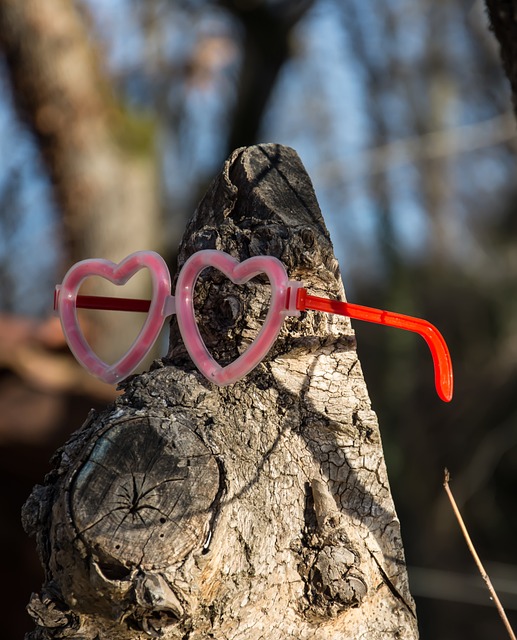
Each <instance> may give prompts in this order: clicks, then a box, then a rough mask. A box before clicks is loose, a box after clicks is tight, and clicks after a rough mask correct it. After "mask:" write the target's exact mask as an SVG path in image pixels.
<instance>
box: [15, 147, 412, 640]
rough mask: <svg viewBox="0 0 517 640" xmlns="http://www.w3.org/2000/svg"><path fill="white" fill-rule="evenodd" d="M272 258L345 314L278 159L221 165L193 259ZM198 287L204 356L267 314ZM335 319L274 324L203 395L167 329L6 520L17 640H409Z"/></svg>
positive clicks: (370, 427)
mask: <svg viewBox="0 0 517 640" xmlns="http://www.w3.org/2000/svg"><path fill="white" fill-rule="evenodd" d="M208 248H211V249H222V250H224V251H227V252H229V253H231V254H232V255H234V256H236V257H238V258H239V259H241V260H244V259H246V258H248V257H250V256H252V255H260V254H265V255H273V256H276V257H278V258H279V259H280V260H282V262H283V263H284V264H285V266H286V268H287V270H288V273H289V276H290V278H292V279H300V280H303V281H304V282H305V284H306V286H307V288H308V289H309V291H310V292H311V293H314V294H316V295H318V294H319V295H325V296H329V297H337V298H341V299H343V298H344V291H343V286H342V283H341V279H340V274H339V268H338V264H337V261H336V259H335V256H334V253H333V249H332V244H331V241H330V238H329V235H328V231H327V229H326V227H325V224H324V221H323V218H322V216H321V213H320V210H319V207H318V204H317V201H316V198H315V195H314V191H313V188H312V185H311V183H310V180H309V178H308V176H307V174H306V172H305V170H304V168H303V166H302V164H301V163H300V160H299V158H298V156H297V155H296V153H295V152H294V151H293V150H291V149H289V148H286V147H282V146H279V145H260V146H257V147H250V148H246V149H239V150H237V151H235V152H234V153H233V154H232V155H231V157H230V158H229V160H228V161H227V162H226V163H225V165H224V168H223V170H222V172H221V174H220V175H219V176H218V177H217V179H216V180H215V181H214V183H213V184H212V186H211V188H210V190H209V191H208V193H207V195H206V197H205V198H204V200H203V201H202V202H201V204H200V205H199V207H198V209H197V211H196V213H195V215H194V217H193V218H192V220H191V222H190V224H189V226H188V228H187V231H186V233H185V236H184V240H183V244H182V246H181V250H180V255H179V266H181V264H182V263H183V262H184V261H185V260H186V259H187V257H188V256H189V255H191V254H192V253H193V252H195V251H198V250H200V249H208ZM211 271H212V270H208V271H207V272H204V273H203V274H202V277H201V278H200V282H199V283H198V285H197V287H196V308H197V309H198V311H199V325H200V330H201V332H202V334H203V335H204V337H205V340H206V343H207V345H208V346H209V347H210V349H211V350H212V352H213V354H214V357H216V359H218V360H219V361H221V362H225V361H227V360H228V359H232V358H234V357H235V356H236V355H237V354H238V353H239V352H242V350H243V349H245V348H246V346H247V345H248V344H249V343H250V341H251V340H252V338H253V335H254V333H255V332H256V330H257V328H258V326H259V325H260V323H261V318H262V315H263V313H264V309H265V307H267V303H268V284H267V281H264V280H263V279H261V278H257V279H254V280H253V281H251V282H250V283H249V284H248V285H246V286H244V287H237V286H234V285H233V284H231V283H230V282H229V281H228V280H226V279H225V278H224V277H222V275H221V274H219V273H217V272H215V273H212V272H211ZM355 347H356V345H355V340H354V334H353V331H352V329H351V327H350V323H349V321H348V319H345V318H340V317H337V316H332V315H327V314H323V313H315V312H308V313H304V314H302V316H301V317H299V318H295V317H290V318H287V319H286V321H285V323H284V326H283V328H282V331H281V333H280V336H279V338H278V340H277V341H276V343H275V345H274V347H273V348H272V350H271V352H270V353H269V354H268V356H267V357H266V358H265V360H264V361H263V362H262V363H261V364H260V365H259V366H258V367H257V368H256V369H255V370H254V371H253V372H251V373H250V374H248V376H247V377H246V378H245V379H243V380H241V381H239V382H237V383H235V384H233V385H231V386H229V387H216V386H214V385H212V384H211V383H209V382H208V381H207V380H206V379H205V378H203V377H202V376H201V374H200V373H199V372H198V371H197V370H196V369H195V368H194V367H193V365H192V363H191V361H190V360H189V359H188V357H187V355H186V352H185V349H184V346H183V344H182V342H181V339H180V338H179V334H178V330H177V326H176V320H175V319H173V321H172V323H171V342H170V349H169V353H168V356H167V358H165V359H164V360H163V361H162V362H159V363H156V365H155V367H154V368H153V370H152V371H150V372H148V373H145V374H142V375H139V376H135V377H133V378H131V379H130V380H129V381H127V382H126V383H125V387H124V395H123V396H121V397H120V398H119V399H117V401H116V402H115V404H114V405H113V406H111V407H110V408H108V409H107V410H106V411H105V412H103V413H101V414H95V413H92V414H91V415H90V416H89V417H88V419H87V421H86V423H85V424H84V425H83V427H82V428H81V429H80V430H79V431H78V432H77V433H76V434H75V435H74V437H73V438H72V439H71V441H70V442H68V443H67V444H66V445H65V446H64V447H63V448H62V449H61V450H60V451H59V452H58V454H57V455H56V456H55V459H54V462H55V470H54V471H53V472H52V473H51V474H50V475H49V476H48V477H47V478H46V481H45V484H44V485H43V486H37V487H35V489H34V491H33V493H32V495H31V497H30V498H29V500H28V501H27V503H26V505H25V507H24V513H23V521H24V525H25V527H26V530H27V531H28V532H29V533H31V534H34V535H35V536H36V539H37V544H38V549H39V553H40V555H41V559H42V562H43V565H44V567H45V571H46V581H45V584H44V585H43V587H42V590H41V593H40V594H37V595H36V594H34V595H33V596H32V599H31V602H30V605H29V611H30V613H31V615H32V616H33V618H34V620H35V622H36V624H37V627H36V629H35V631H34V632H32V633H31V634H29V636H28V638H29V639H30V640H43V639H45V640H48V639H50V638H51V639H57V638H73V639H75V640H79V639H81V640H94V639H99V640H129V639H132V640H133V639H137V638H138V639H143V638H147V637H149V636H155V637H163V638H166V639H182V640H186V639H189V640H201V639H204V638H214V639H217V640H222V639H225V640H238V639H239V640H244V639H246V640H259V639H268V640H271V639H273V638H274V640H286V639H288V638H289V639H296V640H303V639H309V638H311V639H314V640H328V639H329V638H333V639H334V640H345V639H349V640H358V638H368V639H369V640H371V639H375V638H378V639H379V640H381V639H382V640H386V638H400V639H402V638H404V639H408V640H409V639H415V638H417V637H418V632H417V624H416V616H415V609H414V603H413V600H412V598H411V595H410V593H409V589H408V583H407V575H406V569H405V563H404V555H403V548H402V542H401V537H400V528H399V522H398V520H397V517H396V514H395V509H394V506H393V502H392V498H391V495H390V490H389V484H388V479H387V474H386V468H385V464H384V459H383V453H382V446H381V439H380V432H379V426H378V423H377V419H376V416H375V414H374V412H373V411H372V409H371V406H370V401H369V398H368V393H367V390H366V386H365V383H364V379H363V375H362V372H361V368H360V364H359V361H358V358H357V353H356V348H355Z"/></svg>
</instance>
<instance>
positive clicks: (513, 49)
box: [486, 0, 517, 114]
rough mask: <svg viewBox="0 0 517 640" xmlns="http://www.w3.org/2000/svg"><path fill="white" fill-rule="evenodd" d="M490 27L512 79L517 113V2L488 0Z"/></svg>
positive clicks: (513, 97) (514, 106) (507, 73)
mask: <svg viewBox="0 0 517 640" xmlns="http://www.w3.org/2000/svg"><path fill="white" fill-rule="evenodd" d="M486 7H487V10H488V18H489V20H490V28H491V30H492V31H493V32H494V34H495V36H496V38H497V40H498V42H499V45H500V51H501V61H502V63H503V69H504V71H505V73H506V75H507V77H508V80H509V81H510V86H511V91H512V99H513V108H514V111H515V113H516V114H517V2H516V1H515V0H486Z"/></svg>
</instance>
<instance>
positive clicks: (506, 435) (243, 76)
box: [0, 0, 517, 640]
mask: <svg viewBox="0 0 517 640" xmlns="http://www.w3.org/2000/svg"><path fill="white" fill-rule="evenodd" d="M0 41H1V43H2V50H3V52H4V53H3V57H0V70H1V73H0V81H1V90H0V140H1V141H2V142H1V146H0V149H1V154H0V230H1V233H0V303H1V310H2V311H3V312H4V313H10V314H16V315H24V316H32V317H34V318H38V317H44V316H45V315H47V314H48V313H49V306H50V303H51V300H52V290H53V286H54V283H55V282H58V281H59V280H60V279H61V277H62V274H63V271H64V269H65V268H66V266H67V265H69V264H71V263H72V262H75V261H76V260H78V259H81V258H84V257H90V256H103V257H107V258H110V259H113V260H118V259H120V258H121V257H122V256H124V255H126V254H127V253H129V252H130V251H133V250H135V249H149V248H155V249H158V250H160V251H162V252H163V253H164V254H165V255H166V256H169V258H170V259H171V260H172V257H173V255H174V253H175V250H176V245H177V242H178V240H179V237H180V236H181V233H182V230H183V226H184V223H185V221H186V219H187V217H188V216H189V215H191V213H192V212H193V210H194V208H195V205H196V202H197V200H198V198H199V196H200V195H201V193H202V192H203V191H204V189H205V187H206V185H207V183H208V181H209V180H210V179H211V177H212V176H213V175H214V174H215V173H216V172H217V171H218V168H219V167H220V165H221V163H222V162H223V160H224V159H225V157H226V156H227V155H228V153H229V151H231V150H232V149H233V148H235V147H238V146H241V145H249V144H253V143H255V142H267V141H274V142H279V143H282V144H288V145H290V146H292V147H294V148H295V149H296V150H297V151H298V153H299V155H300V157H301V158H302V161H303V162H304V164H305V166H306V167H307V170H308V172H309V174H310V175H311V176H312V177H313V180H314V184H315V188H316V193H317V195H318V198H319V200H320V204H321V207H322V210H323V212H324V215H325V218H326V221H327V224H328V227H329V229H330V231H331V233H332V235H333V239H334V244H335V246H336V255H338V256H339V257H340V259H341V267H342V272H343V276H344V282H345V287H346V288H347V291H348V298H349V300H351V301H354V302H357V303H362V304H369V305H371V306H375V307H384V308H388V309H392V310H397V311H400V312H403V313H408V314H413V315H417V316H421V317H425V318H426V319H428V320H430V321H431V322H433V323H434V324H435V325H437V326H438V327H439V328H440V330H441V331H442V333H443V334H444V336H445V338H446V340H447V341H448V343H449V346H450V349H451V353H452V357H453V362H454V365H455V379H456V393H455V397H454V400H453V402H452V404H451V405H448V406H445V405H441V404H440V403H439V401H438V400H437V399H436V397H435V392H434V386H433V374H432V365H431V361H430V358H429V354H428V352H427V348H426V346H425V343H424V342H423V341H420V340H419V339H418V338H416V337H415V336H414V335H405V334H404V332H397V331H390V330H387V329H383V328H380V327H374V326H368V325H360V324H358V323H355V328H356V331H357V334H358V349H359V355H360V358H361V360H362V363H363V368H364V369H365V378H366V380H367V382H368V383H369V386H370V393H371V397H372V401H373V404H374V408H375V410H376V411H377V412H378V414H379V419H380V425H381V430H382V433H383V437H384V444H385V450H386V458H387V464H388V470H389V473H390V478H391V482H392V488H393V494H394V498H395V502H396V505H397V508H398V512H399V515H400V517H401V521H402V532H403V536H404V542H405V548H406V554H407V560H408V565H409V571H410V578H411V581H412V589H413V594H414V595H415V597H416V599H417V605H418V613H419V623H420V628H421V635H422V638H423V639H427V638H429V639H430V638H433V639H435V638H440V640H452V639H453V638H454V639H456V638H462V637H469V638H472V639H474V640H475V639H477V638H480V639H481V638H486V637H493V636H495V635H496V634H498V633H501V632H500V631H499V625H500V622H499V620H498V619H497V616H496V614H495V611H494V610H493V609H492V608H491V607H490V602H489V600H488V596H487V594H485V592H484V591H483V586H482V582H481V579H480V578H477V577H476V576H475V572H474V567H473V564H472V562H471V559H470V557H469V556H468V553H467V551H466V550H465V548H464V545H463V541H462V539H461V538H460V534H459V531H458V529H457V525H456V523H455V522H454V520H453V518H452V516H451V514H450V511H449V509H448V506H447V503H446V500H445V498H444V495H443V490H442V475H443V468H444V466H448V467H449V469H450V470H451V473H452V488H453V490H454V491H455V493H456V497H457V499H458V501H459V503H460V506H461V508H462V509H463V511H464V515H465V517H466V520H467V522H468V524H469V526H470V529H471V534H472V536H473V538H474V541H475V542H476V543H477V544H478V547H479V552H480V554H481V556H482V558H483V559H484V560H485V561H486V563H487V566H488V568H489V571H490V572H491V575H492V578H493V581H494V583H495V586H496V588H497V587H499V589H500V591H501V594H500V595H501V597H502V601H503V604H504V605H505V606H507V607H508V609H509V613H510V618H511V619H512V618H513V624H514V626H517V614H515V613H512V612H513V611H515V610H517V554H516V552H515V549H514V546H513V541H514V540H515V537H516V533H517V519H516V516H515V515H514V513H513V509H512V508H511V507H512V500H513V496H514V494H515V487H516V486H517V394H516V393H515V389H516V387H517V303H516V302H515V301H516V300H517V296H516V293H517V237H516V236H517V215H516V214H517V211H516V210H515V205H514V202H515V196H516V192H517V188H516V187H515V171H516V158H515V156H516V151H517V136H516V125H515V119H514V117H513V115H512V113H511V99H510V92H509V87H508V82H507V80H506V79H505V78H504V75H503V71H502V67H501V62H500V58H499V52H498V46H497V43H496V40H495V38H494V36H493V34H491V33H490V31H489V29H488V18H487V16H486V15H485V9H484V6H483V3H482V2H479V1H468V2H467V1H466V0H459V1H458V2H452V1H450V0H440V1H439V2H433V1H432V0H411V1H409V0H386V1H385V2H383V3H381V2H376V3H373V4H372V3H364V2H360V0H349V1H348V2H343V1H342V0H302V1H297V0H220V1H219V2H217V1H215V0H213V1H210V0H146V1H143V0H77V1H76V2H75V3H74V2H72V1H71V0H44V1H43V2H38V1H36V0H25V1H24V2H19V1H18V2H16V1H13V0H0ZM117 322H118V321H117ZM116 333H117V334H123V333H124V330H122V329H121V328H118V329H117V331H116ZM99 335H100V336H102V335H113V333H112V332H110V331H107V330H106V331H103V332H100V334H99ZM99 341H100V337H99ZM0 347H1V340H0ZM0 355H2V350H1V349H0ZM4 366H5V367H6V368H7V365H4ZM31 384H34V383H33V382H32V383H31ZM78 420H80V418H78ZM78 426H79V422H75V423H73V424H72V423H71V421H70V423H69V424H68V429H69V430H73V429H75V428H77V427H78ZM0 437H2V429H1V428H0ZM10 438H11V440H10V439H9V438H6V437H5V436H4V437H2V439H1V440H0V445H3V449H4V451H5V452H7V453H6V456H7V457H9V458H10V459H12V449H10V448H9V447H10V446H11V445H12V442H13V441H15V440H16V438H15V436H10ZM38 442H39V441H38ZM38 442H37V446H40V444H38ZM37 446H36V448H37ZM44 451H45V452H46V451H48V448H46V449H44ZM19 464H20V465H23V464H24V463H23V461H22V460H20V462H19ZM40 479H41V478H36V480H40ZM29 486H30V485H29ZM27 493H28V489H27V491H26V493H25V495H22V497H21V498H20V506H21V501H22V500H23V498H24V497H26V495H27ZM10 540H11V539H10V538H7V542H8V543H9V541H10ZM35 579H36V578H35ZM6 583H8V581H6ZM38 586H39V582H36V583H34V584H28V581H27V584H26V585H25V587H24V588H25V592H24V593H23V594H22V596H21V597H22V600H21V601H20V604H19V607H20V610H21V609H22V608H23V606H24V605H25V603H26V602H27V600H28V595H29V591H30V590H31V589H36V588H37V587H38ZM11 617H12V615H11ZM19 617H20V616H17V615H14V620H15V622H13V625H14V624H15V623H16V621H17V620H18V618H19ZM28 627H29V621H28V619H27V628H28ZM8 633H11V634H12V635H6V636H4V635H3V636H2V637H5V638H6V640H11V639H12V640H14V638H17V637H19V633H20V632H19V631H16V632H15V626H13V631H12V632H10V630H8Z"/></svg>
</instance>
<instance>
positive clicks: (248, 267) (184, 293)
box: [54, 249, 453, 402]
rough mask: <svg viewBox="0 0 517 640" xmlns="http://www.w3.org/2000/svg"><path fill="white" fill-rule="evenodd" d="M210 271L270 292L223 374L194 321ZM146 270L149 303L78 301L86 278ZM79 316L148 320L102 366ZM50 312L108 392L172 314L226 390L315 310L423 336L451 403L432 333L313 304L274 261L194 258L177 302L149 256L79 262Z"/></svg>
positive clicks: (337, 305) (164, 273)
mask: <svg viewBox="0 0 517 640" xmlns="http://www.w3.org/2000/svg"><path fill="white" fill-rule="evenodd" d="M207 267H215V268H216V269H218V270H219V271H221V272H222V273H223V274H224V275H225V276H226V277H227V278H228V279H230V280H231V281H232V282H233V283H235V284H245V283H246V282H248V281H249V280H251V279H252V278H254V277H255V276H258V275H260V274H265V275H266V276H267V277H268V279H269V282H270V284H271V300H270V306H269V311H268V313H267V316H266V319H265V321H264V324H263V326H262V328H261V330H260V332H259V333H258V335H257V336H256V338H255V340H254V341H253V342H252V344H251V345H250V346H249V347H248V349H247V350H246V351H245V352H244V353H243V354H241V355H240V356H239V357H238V358H237V359H236V360H234V361H233V362H231V363H230V364H228V365H226V366H221V365H220V364H219V363H217V362H216V361H215V360H214V358H213V357H212V355H211V354H210V352H209V351H208V349H207V347H206V345H205V343H204V341H203V338H202V337H201V334H200V332H199V328H198V326H197V321H196V318H195V313H194V299H193V298H194V287H195V285H196V281H197V278H198V277H199V275H200V273H201V272H202V271H203V270H204V269H206V268H207ZM144 268H146V269H148V270H149V272H150V274H151V282H152V298H151V300H135V299H131V298H112V297H102V296H87V295H80V294H79V289H80V287H81V285H82V283H83V282H84V281H85V280H86V279H87V278H89V277H91V276H100V277H101V278H104V279H106V280H108V281H110V282H112V283H113V284H116V285H119V286H120V285H124V284H125V283H126V282H127V281H128V280H129V279H130V278H131V277H132V276H133V275H134V274H135V273H136V272H137V271H139V270H140V269H144ZM78 308H88V309H105V310H114V311H137V312H138V311H139V312H145V313H147V318H146V320H145V323H144V325H143V326H142V328H141V330H140V332H139V334H138V335H137V337H136V339H135V341H134V342H133V344H132V345H131V347H130V348H129V350H128V351H127V353H126V354H125V355H124V356H122V357H121V358H120V359H119V360H118V361H117V362H115V363H114V364H111V365H110V364H107V363H106V362H104V361H103V360H101V359H100V358H99V357H98V356H97V355H96V354H95V353H94V352H93V351H92V349H91V347H90V345H89V344H88V342H87V341H86V339H85V337H84V334H83V332H82V330H81V327H80V325H79V321H78V318H77V309H78ZM54 309H55V310H56V311H57V312H58V313H59V316H60V318H61V325H62V327H63V332H64V334H65V337H66V339H67V342H68V345H69V347H70V349H71V351H72V353H73V354H74V355H75V357H76V358H77V360H78V361H79V362H80V363H81V364H82V365H83V366H84V367H85V368H86V369H87V370H88V371H89V372H90V373H91V374H93V375H94V376H97V377H98V378H100V379H101V380H104V381H105V382H108V383H110V384H111V383H116V382H119V381H121V380H123V379H124V378H126V377H127V376H128V375H130V374H131V373H132V372H133V371H134V370H135V369H136V367H137V366H138V365H139V363H140V362H142V360H143V359H144V358H145V356H146V355H147V354H148V353H149V351H150V350H151V349H152V347H153V344H154V342H155V341H156V339H157V337H158V335H159V333H160V331H161V328H162V326H163V323H164V322H165V319H166V318H167V317H168V316H170V315H172V314H176V317H177V320H178V326H179V330H180V333H181V336H182V338H183V342H184V343H185V347H186V349H187V351H188V353H189V354H190V357H191V358H192V361H193V362H194V364H195V365H196V367H197V368H198V369H199V371H200V372H201V373H202V374H203V375H204V376H205V377H206V378H207V379H208V380H209V381H211V382H214V383H215V384H217V385H219V386H224V385H228V384H232V383H233V382H236V381H237V380H240V379H241V378H243V377H244V376H245V375H247V374H248V373H249V372H250V371H252V370H253V369H254V368H255V367H256V366H257V365H258V364H259V363H260V362H261V361H262V359H263V358H264V356H265V355H266V354H267V352H268V351H269V349H270V348H271V346H272V345H273V343H274V341H275V340H276V338H277V337H278V334H279V332H280V328H281V326H282V323H283V321H284V318H285V317H286V316H299V315H300V313H301V312H302V311H307V310H313V311H323V312H325V313H335V314H339V315H343V316H348V317H350V318H355V319H356V320H365V321H367V322H375V323H377V324H383V325H387V326H390V327H396V328H398V329H406V330H408V331H414V332H415V333H418V334H420V335H421V336H422V337H423V338H424V339H425V341H426V342H427V344H428V346H429V349H430V350H431V354H432V357H433V364H434V374H435V385H436V390H437V392H438V395H439V396H440V398H441V399H442V400H444V401H445V402H448V401H450V400H451V398H452V390H453V375H452V363H451V357H450V354H449V350H448V348H447V344H446V342H445V340H444V338H443V336H442V335H441V333H440V332H439V331H438V329H437V328H436V327H435V326H433V325H432V324H430V323H429V322H426V321H425V320H421V319H419V318H413V317H411V316H406V315H402V314H400V313H393V312H391V311H382V310H380V309H372V308H371V307H364V306H361V305H357V304H351V303H349V302H340V301H338V300H330V299H327V298H320V297H317V296H311V295H309V294H308V293H307V290H306V289H305V288H304V286H303V284H302V283H301V282H298V281H295V280H289V278H288V275H287V272H286V270H285V267H284V265H283V264H282V263H281V262H280V260H278V259H277V258H274V257H272V256H255V257H253V258H249V259H248V260H244V261H243V262H239V261H238V260H236V259H235V258H233V257H232V256H230V255H228V254H227V253H224V252H223V251H216V250H211V249H206V250H203V251H198V252H197V253H194V254H193V255H192V256H190V258H189V259H188V260H187V261H186V262H185V264H184V265H183V268H182V269H181V271H180V273H179V276H178V281H177V284H176V291H175V295H174V296H172V295H171V278H170V274H169V270H168V268H167V265H166V264H165V261H164V260H163V258H162V257H161V256H160V255H159V254H157V253H155V252H154V251H137V252H135V253H132V254H131V255H129V256H128V257H127V258H125V259H124V260H122V262H120V263H119V264H115V263H113V262H110V261H109V260H102V259H91V260H82V261H81V262H78V263H77V264H75V265H73V266H72V267H71V268H70V269H69V270H68V272H67V273H66V275H65V277H64V278H63V282H62V284H60V285H58V286H56V292H55V295H54Z"/></svg>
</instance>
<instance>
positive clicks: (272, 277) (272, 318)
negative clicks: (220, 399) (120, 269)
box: [175, 249, 299, 386]
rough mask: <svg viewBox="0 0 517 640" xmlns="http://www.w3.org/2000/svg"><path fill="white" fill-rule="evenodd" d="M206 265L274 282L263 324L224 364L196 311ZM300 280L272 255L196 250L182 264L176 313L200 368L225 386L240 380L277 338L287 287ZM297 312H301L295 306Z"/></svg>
mask: <svg viewBox="0 0 517 640" xmlns="http://www.w3.org/2000/svg"><path fill="white" fill-rule="evenodd" d="M207 267H215V268H216V269H218V270H219V271H221V272H222V273H223V274H224V275H225V276H226V277H227V278H228V279H230V280H231V281H232V282H233V283H235V284H245V283H246V282H248V280H251V279H252V278H254V277H255V276H258V275H259V274H261V273H264V274H266V276H267V277H268V278H269V282H270V283H271V301H270V307H269V311H268V313H267V316H266V319H265V321H264V324H263V326H262V328H261V330H260V332H259V333H258V335H257V337H256V338H255V340H254V341H253V342H252V344H251V345H250V346H249V347H248V349H247V350H246V351H245V352H244V353H243V354H241V355H240V356H239V357H238V358H237V359H236V360H234V361H233V362H232V363H230V364H228V365H226V366H224V367H223V366H221V365H220V364H219V363H218V362H216V361H215V360H214V358H213V357H212V356H211V354H210V352H209V351H208V349H207V347H206V345H205V343H204V341H203V338H202V337H201V334H200V333H199V328H198V326H197V322H196V318H195V314H194V304H193V302H194V301H193V297H194V287H195V284H196V280H197V278H198V277H199V274H200V273H201V272H202V271H203V269H206V268H207ZM291 285H293V286H296V287H297V286H299V283H293V282H290V281H289V280H288V277H287V272H286V270H285V268H284V266H283V264H282V263H281V262H280V260H277V259H276V258H273V257H272V256H256V257H253V258H248V260H245V261H244V262H239V261H238V260H236V259H235V258H232V257H231V256H230V255H228V254H227V253H224V252H222V251H216V250H210V249H205V250H203V251H199V252H198V253H195V254H193V255H192V256H191V257H190V258H189V259H188V260H187V261H186V262H185V264H184V265H183V268H182V269H181V272H180V274H179V277H178V282H177V285H176V297H175V301H176V315H177V318H178V325H179V329H180V332H181V335H182V337H183V342H184V343H185V346H186V348H187V350H188V352H189V354H190V357H191V358H192V360H193V362H194V364H195V365H196V367H197V368H198V369H199V371H200V372H201V373H202V374H203V375H204V376H205V377H206V378H208V380H210V381H211V382H214V383H215V384H217V385H219V386H225V385H228V384H231V383H233V382H236V381H237V380H240V379H241V378H242V377H244V376H245V375H246V374H247V373H249V372H250V371H251V370H252V369H254V368H255V367H256V366H257V365H258V364H259V362H261V360H262V359H263V358H264V356H265V355H266V354H267V352H268V351H269V350H270V348H271V346H272V344H273V342H274V341H275V340H276V338H277V336H278V333H279V331H280V327H281V326H282V322H283V321H284V318H285V316H286V315H288V314H290V313H293V311H292V310H288V309H287V308H286V299H287V290H288V288H289V287H290V286H291ZM294 313H295V314H296V315H298V312H297V311H296V310H294Z"/></svg>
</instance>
